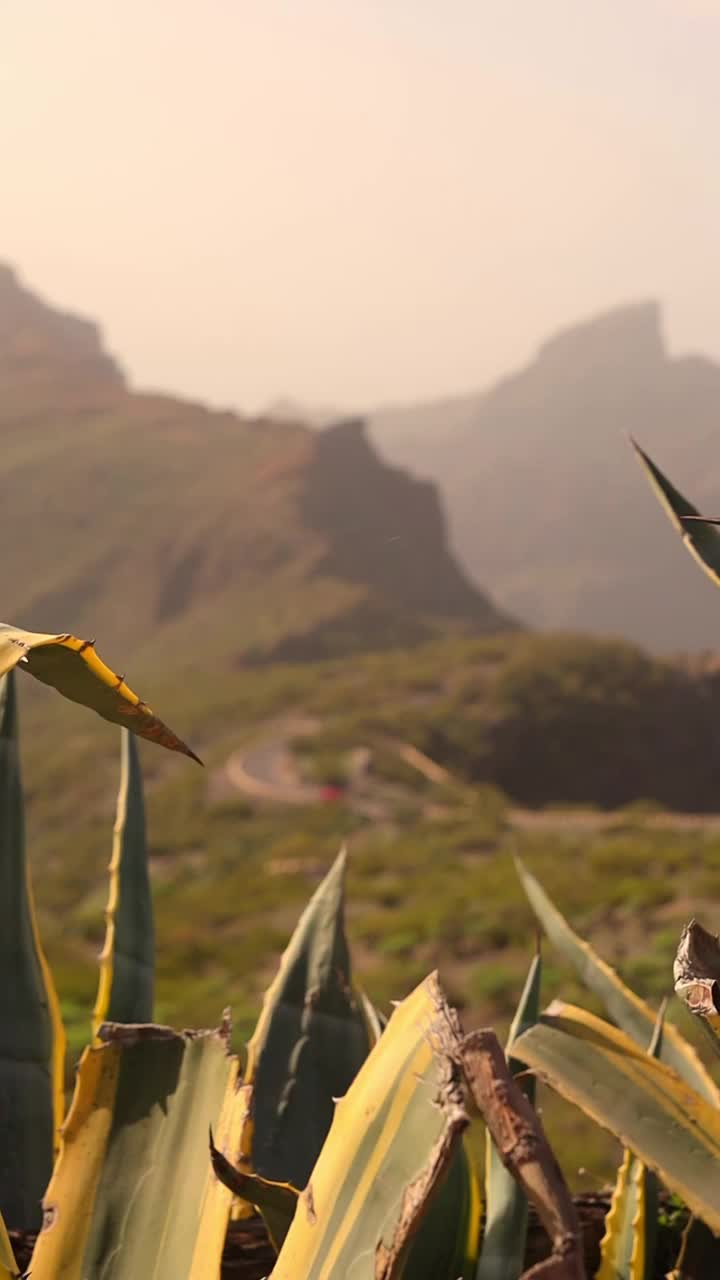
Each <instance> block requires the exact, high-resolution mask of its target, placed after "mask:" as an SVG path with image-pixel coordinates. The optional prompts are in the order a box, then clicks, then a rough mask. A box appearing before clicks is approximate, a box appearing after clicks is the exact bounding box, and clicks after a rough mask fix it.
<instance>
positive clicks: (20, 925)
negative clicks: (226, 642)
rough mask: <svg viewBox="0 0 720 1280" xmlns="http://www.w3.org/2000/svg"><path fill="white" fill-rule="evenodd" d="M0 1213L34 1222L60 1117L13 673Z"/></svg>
mask: <svg viewBox="0 0 720 1280" xmlns="http://www.w3.org/2000/svg"><path fill="white" fill-rule="evenodd" d="M0 913H1V919H2V927H1V928H0V972H1V973H2V981H1V982H0V1098H1V1099H2V1122H3V1135H2V1137H3V1150H4V1156H3V1159H2V1161H0V1212H1V1213H2V1215H3V1217H4V1218H5V1221H6V1222H7V1223H8V1224H9V1225H10V1227H12V1228H15V1229H17V1230H22V1231H32V1230H37V1228H38V1227H39V1226H40V1220H41V1213H40V1202H41V1200H42V1196H43V1192H44V1191H45V1188H46V1186H47V1183H48V1179H49V1177H50V1173H51V1170H52V1162H53V1149H54V1147H55V1144H56V1139H57V1134H58V1132H59V1128H60V1125H61V1123H62V1117H63V1101H64V1094H63V1074H64V1068H65V1032H64V1029H63V1024H62V1019H61V1017H60V1008H59V1004H58V999H57V995H56V993H55V987H54V984H53V980H52V975H51V973H50V970H49V968H48V965H47V962H46V960H45V956H44V954H43V951H42V946H41V943H40V937H39V934H38V928H37V921H36V918H35V906H34V901H33V892H32V884H31V881H30V868H29V865H28V861H27V855H26V851H25V817H24V806H23V792H22V779H21V772H20V757H19V743H18V716H17V690H16V687H15V677H14V674H13V673H12V672H9V673H8V674H7V675H6V676H4V677H3V678H2V679H0Z"/></svg>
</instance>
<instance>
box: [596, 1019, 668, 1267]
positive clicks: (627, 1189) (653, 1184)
mask: <svg viewBox="0 0 720 1280" xmlns="http://www.w3.org/2000/svg"><path fill="white" fill-rule="evenodd" d="M666 1003H667V1002H666V1001H663V1004H662V1006H661V1008H660V1012H659V1014H658V1018H657V1022H656V1025H655V1031H654V1032H653V1038H652V1042H651V1044H650V1047H649V1049H648V1053H649V1054H650V1056H651V1057H655V1058H656V1057H658V1056H659V1052H660V1047H661V1044H662V1036H663V1026H664V1022H665V1007H666ZM658 1205H659V1185H658V1180H657V1178H656V1176H655V1174H654V1173H652V1172H651V1171H650V1170H649V1169H646V1168H645V1165H644V1164H643V1163H642V1161H641V1160H638V1158H637V1156H634V1155H633V1154H632V1152H631V1151H626V1152H625V1155H624V1157H623V1161H622V1164H621V1165H620V1168H619V1170H618V1176H617V1180H616V1182H615V1188H614V1190H613V1195H612V1200H611V1202H610V1209H609V1211H608V1215H607V1217H606V1219H605V1235H604V1236H603V1239H602V1241H601V1245H600V1255H601V1256H600V1267H599V1270H598V1273H597V1276H596V1280H653V1277H654V1275H655V1246H656V1242H657V1219H658Z"/></svg>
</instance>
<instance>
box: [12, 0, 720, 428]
mask: <svg viewBox="0 0 720 1280" xmlns="http://www.w3.org/2000/svg"><path fill="white" fill-rule="evenodd" d="M719 52H720V0H717V2H716V0H284V2H282V0H112V2H111V0H0V175H1V177H0V257H4V258H6V259H7V260H9V261H11V262H13V263H14V264H15V265H16V266H17V267H18V268H19V269H20V270H21V272H22V274H23V276H24V277H25V279H26V281H27V282H28V283H29V284H31V285H32V286H33V287H35V288H37V290H38V291H39V292H41V293H43V294H44V295H46V296H47V297H48V298H50V299H51V300H53V301H55V302H57V303H59V304H61V305H64V306H65V307H67V308H69V309H78V310H80V311H82V312H85V313H87V314H89V315H92V316H94V317H96V318H98V319H100V320H101V322H102V324H103V327H104V329H105V333H106V336H107V341H108V343H109V345H110V347H111V349H112V350H113V351H114V352H115V353H117V354H118V355H119V356H120V358H121V359H122V361H123V363H124V364H125V366H126V367H127V368H128V369H129V371H130V373H131V375H132V377H133V379H134V380H135V381H136V382H137V383H139V384H141V385H145V386H155V387H164V388H168V389H173V390H178V391H182V392H185V393H189V394H192V395H194V396H198V397H201V398H206V399H209V400H211V401H213V402H214V403H220V404H230V403H232V404H236V405H238V406H240V407H246V408H250V407H255V406H258V405H262V404H263V403H265V402H267V401H269V400H271V399H274V398H276V397H278V396H285V395H287V396H292V397H296V398H298V399H300V400H304V401H308V402H311V403H321V404H327V403H330V404H333V405H337V406H339V407H341V406H342V407H344V406H346V407H356V406H364V405H370V404H375V403H378V402H385V401H390V400H408V399H409V400H412V399H419V398H424V397H428V396H432V395H442V394H446V393H449V392H453V391H459V390H465V389H472V388H474V387H479V386H481V385H483V384H484V383H485V382H486V381H487V380H488V379H490V378H492V377H494V376H495V375H497V374H499V373H502V372H504V371H505V370H507V369H508V368H509V367H511V366H512V365H514V364H517V363H519V362H522V361H523V360H525V359H526V358H527V356H528V355H529V354H530V353H531V352H532V350H533V349H534V348H535V346H536V345H537V343H538V342H539V341H540V340H541V339H542V338H544V337H545V336H546V335H547V334H548V333H549V332H551V331H552V330H553V329H554V328H556V327H558V326H560V325H563V324H565V323H567V322H572V321H573V320H575V319H579V318H581V317H583V316H584V315H587V314H590V313H592V312H593V311H595V310H597V309H601V308H604V307H606V306H609V305H613V304H615V303H618V302H622V301H624V300H632V299H635V298H638V297H646V296H657V297H660V298H661V299H662V301H663V302H664V303H665V306H666V324H667V332H668V336H669V338H670V341H671V343H672V345H673V347H674V348H676V349H678V348H682V349H686V348H688V347H693V348H702V349H704V350H706V351H707V352H709V353H711V354H714V355H716V356H718V357H720V250H719V247H718V242H719V241H720V155H719V151H720V146H719V143H718V138H719V136H720V76H718V55H719Z"/></svg>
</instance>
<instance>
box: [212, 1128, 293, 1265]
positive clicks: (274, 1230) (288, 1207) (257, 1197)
mask: <svg viewBox="0 0 720 1280" xmlns="http://www.w3.org/2000/svg"><path fill="white" fill-rule="evenodd" d="M210 1160H211V1162H212V1167H213V1169H214V1171H215V1176H216V1177H217V1178H219V1179H220V1181H221V1182H222V1183H223V1185H224V1186H226V1187H227V1188H228V1190H229V1191H232V1193H233V1195H234V1196H238V1197H239V1198H240V1199H241V1200H244V1201H245V1202H246V1203H247V1204H252V1205H254V1206H255V1208H256V1209H257V1210H258V1211H259V1212H260V1213H261V1214H262V1216H263V1218H264V1220H265V1225H266V1227H267V1229H268V1235H269V1236H270V1239H271V1241H272V1243H273V1245H274V1246H275V1250H276V1252H278V1251H279V1250H280V1248H281V1247H282V1243H283V1241H284V1239H285V1237H286V1235H287V1233H288V1231H289V1230H290V1223H291V1222H292V1220H293V1217H294V1215H295V1210H296V1208H297V1202H298V1197H299V1195H300V1192H299V1191H298V1189H297V1187H292V1186H291V1185H290V1183H289V1182H271V1181H270V1180H269V1179H268V1178H261V1177H260V1176H259V1175H258V1174H257V1173H247V1172H245V1171H244V1170H242V1169H237V1168H236V1167H235V1166H234V1165H232V1164H231V1163H230V1161H229V1160H228V1159H226V1157H225V1156H224V1155H223V1154H222V1152H221V1151H218V1149H217V1147H216V1146H215V1144H214V1142H213V1136H212V1130H211V1132H210Z"/></svg>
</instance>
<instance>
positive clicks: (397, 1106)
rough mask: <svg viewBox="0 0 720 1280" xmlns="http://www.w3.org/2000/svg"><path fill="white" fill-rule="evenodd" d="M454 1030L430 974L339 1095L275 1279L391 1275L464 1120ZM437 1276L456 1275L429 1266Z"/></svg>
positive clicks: (379, 1278) (359, 1279)
mask: <svg viewBox="0 0 720 1280" xmlns="http://www.w3.org/2000/svg"><path fill="white" fill-rule="evenodd" d="M459 1054H460V1035H459V1029H458V1024H457V1019H456V1017H455V1016H454V1014H453V1013H452V1011H451V1010H450V1009H449V1008H448V1006H447V1003H446V1001H445V999H444V996H443V994H442V991H441V989H440V986H439V983H438V981H437V977H436V975H435V974H431V975H430V977H428V978H426V979H425V981H424V982H423V983H421V985H420V986H419V987H417V988H416V990H415V991H414V992H413V993H412V994H411V995H409V996H408V997H407V999H406V1000H404V1001H403V1002H402V1003H401V1004H400V1005H398V1006H397V1007H396V1009H395V1011H394V1013H393V1015H392V1018H391V1019H390V1022H389V1024H388V1027H387V1029H386V1030H385V1031H384V1032H383V1035H382V1037H381V1039H380V1040H379V1041H378V1043H377V1044H376V1046H375V1048H374V1049H373V1051H372V1053H371V1054H370V1056H369V1058H368V1059H367V1061H366V1062H365V1063H364V1065H363V1066H362V1068H361V1069H360V1072H359V1074H358V1075H357V1077H356V1079H355V1080H354V1081H353V1083H352V1085H351V1086H350V1089H349V1090H348V1093H347V1095H346V1096H345V1097H344V1098H342V1099H341V1101H340V1102H338V1104H337V1107H336V1109H335V1116H334V1119H333V1122H332V1127H331V1129H330V1133H329V1134H328V1137H327V1140H326V1142H325V1144H324V1146H323V1149H322V1152H321V1153H320V1158H319V1159H318V1162H317V1164H316V1166H315V1168H314V1170H313V1173H312V1177H311V1179H310V1182H309V1183H308V1185H307V1187H306V1188H305V1190H304V1191H303V1193H302V1195H301V1197H300V1200H299V1201H298V1207H297V1210H296V1212H295V1217H294V1218H293V1222H292V1226H291V1227H290V1230H289V1232H288V1234H287V1236H286V1239H285V1243H284V1245H283V1247H282V1249H281V1251H280V1254H279V1257H278V1260H277V1263H276V1265H275V1267H274V1269H273V1273H272V1275H273V1280H300V1277H302V1280H346V1278H347V1277H348V1276H352V1277H353V1280H396V1278H397V1277H399V1276H400V1275H402V1274H404V1272H403V1267H404V1265H405V1262H406V1259H407V1254H408V1249H409V1246H410V1244H411V1241H412V1238H413V1235H414V1234H415V1233H416V1232H417V1230H418V1228H419V1227H420V1223H421V1220H422V1217H423V1215H424V1213H425V1212H426V1210H427V1206H428V1203H429V1201H430V1199H431V1197H432V1195H433V1193H434V1192H435V1191H436V1190H437V1188H438V1186H439V1185H440V1183H441V1182H442V1179H443V1177H444V1176H445V1175H446V1174H447V1172H448V1170H449V1168H450V1165H451V1163H452V1160H453V1156H454V1154H455V1153H456V1152H457V1151H458V1150H459V1147H460V1143H461V1139H462V1133H463V1131H464V1129H465V1128H466V1126H467V1124H468V1116H467V1113H466V1111H465V1106H464V1100H463V1091H462V1086H461V1082H460V1077H459V1068H458V1066H457V1063H458V1061H459ZM436 1280H455V1276H448V1277H443V1276H441V1275H437V1278H436Z"/></svg>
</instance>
